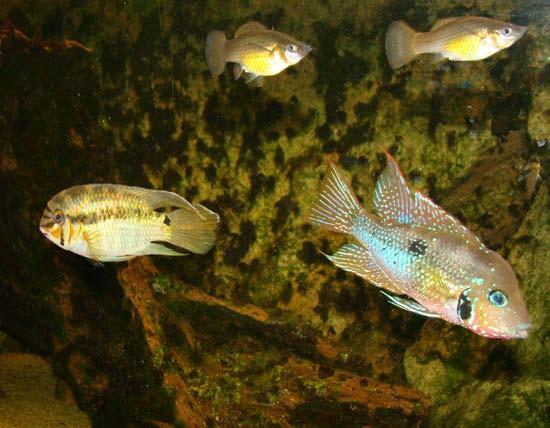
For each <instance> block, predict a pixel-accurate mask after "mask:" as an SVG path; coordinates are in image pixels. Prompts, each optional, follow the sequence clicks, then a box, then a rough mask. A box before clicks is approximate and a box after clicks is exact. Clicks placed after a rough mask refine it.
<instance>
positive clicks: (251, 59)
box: [205, 21, 312, 86]
mask: <svg viewBox="0 0 550 428" xmlns="http://www.w3.org/2000/svg"><path fill="white" fill-rule="evenodd" d="M311 51H312V47H311V46H310V45H308V44H306V43H304V42H300V41H299V40H296V39H295V38H293V37H291V36H289V35H287V34H284V33H281V32H279V31H275V30H269V29H268V28H266V27H265V26H264V25H263V24H261V23H260V22H257V21H251V22H247V23H245V24H243V25H241V26H240V27H239V28H238V29H237V31H236V32H235V36H234V38H233V39H230V40H227V39H226V38H225V33H224V32H223V31H218V30H212V31H210V33H208V36H207V37H206V48H205V54H206V62H207V63H208V68H209V69H210V73H211V74H212V76H214V77H216V76H219V75H220V74H222V73H223V71H224V69H225V64H226V63H228V62H232V63H234V65H233V76H234V77H235V80H237V79H239V78H240V77H241V76H242V77H243V78H244V80H245V82H246V83H247V84H250V85H252V86H261V85H262V84H263V77H264V76H274V75H276V74H279V73H280V72H281V71H283V70H284V69H286V68H287V67H290V66H291V65H295V64H297V63H298V62H300V61H301V60H302V59H303V58H304V57H305V56H307V54H309V53H310V52H311Z"/></svg>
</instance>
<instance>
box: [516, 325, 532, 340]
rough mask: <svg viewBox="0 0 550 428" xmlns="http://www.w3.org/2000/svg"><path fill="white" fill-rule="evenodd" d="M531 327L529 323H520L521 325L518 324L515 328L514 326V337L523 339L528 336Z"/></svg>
mask: <svg viewBox="0 0 550 428" xmlns="http://www.w3.org/2000/svg"><path fill="white" fill-rule="evenodd" d="M532 326H533V325H532V324H531V323H529V322H522V323H519V324H518V325H517V326H516V334H515V336H516V337H519V338H521V339H525V338H526V337H527V336H528V335H529V331H528V330H529V329H530V328H531V327H532Z"/></svg>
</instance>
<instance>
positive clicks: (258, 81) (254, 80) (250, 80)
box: [243, 73, 264, 88]
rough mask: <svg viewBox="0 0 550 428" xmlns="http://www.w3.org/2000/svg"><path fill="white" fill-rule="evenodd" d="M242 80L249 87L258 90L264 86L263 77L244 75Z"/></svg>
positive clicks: (254, 74) (251, 74)
mask: <svg viewBox="0 0 550 428" xmlns="http://www.w3.org/2000/svg"><path fill="white" fill-rule="evenodd" d="M243 78H244V82H245V83H246V84H247V85H249V86H251V87H256V88H259V87H260V86H262V85H263V84H264V78H263V76H260V75H259V74H256V73H244V74H243Z"/></svg>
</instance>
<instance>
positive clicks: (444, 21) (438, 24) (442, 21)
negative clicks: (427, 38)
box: [430, 16, 464, 31]
mask: <svg viewBox="0 0 550 428" xmlns="http://www.w3.org/2000/svg"><path fill="white" fill-rule="evenodd" d="M462 18H464V17H463V16H452V17H450V18H443V19H440V20H439V21H436V22H435V24H434V25H433V26H432V28H430V31H434V30H437V29H438V28H441V27H443V26H444V25H447V24H450V23H451V22H454V21H458V20H459V19H462Z"/></svg>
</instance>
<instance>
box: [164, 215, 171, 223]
mask: <svg viewBox="0 0 550 428" xmlns="http://www.w3.org/2000/svg"><path fill="white" fill-rule="evenodd" d="M163 223H164V224H165V225H166V226H170V224H171V221H170V217H168V216H167V215H165V216H164V221H163Z"/></svg>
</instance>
